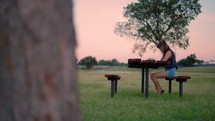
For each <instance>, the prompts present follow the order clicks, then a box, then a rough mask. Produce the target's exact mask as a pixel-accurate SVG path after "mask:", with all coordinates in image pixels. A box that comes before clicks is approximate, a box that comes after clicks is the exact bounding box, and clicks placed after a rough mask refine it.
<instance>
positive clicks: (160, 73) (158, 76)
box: [151, 71, 167, 95]
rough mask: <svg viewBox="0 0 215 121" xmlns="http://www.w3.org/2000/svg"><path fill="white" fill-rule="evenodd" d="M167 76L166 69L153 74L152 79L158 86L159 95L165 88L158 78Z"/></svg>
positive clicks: (156, 86)
mask: <svg viewBox="0 0 215 121" xmlns="http://www.w3.org/2000/svg"><path fill="white" fill-rule="evenodd" d="M165 77H167V74H166V72H165V71H163V72H157V73H152V74H151V80H152V82H153V83H154V85H155V88H156V91H157V95H161V91H162V90H163V89H162V87H161V86H160V83H159V82H158V80H157V79H159V78H165Z"/></svg>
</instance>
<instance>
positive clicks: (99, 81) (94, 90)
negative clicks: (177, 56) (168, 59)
mask: <svg viewBox="0 0 215 121" xmlns="http://www.w3.org/2000/svg"><path fill="white" fill-rule="evenodd" d="M160 70H162V69H153V70H150V73H151V72H156V71H160ZM105 74H119V75H120V76H121V77H122V78H121V79H120V80H119V83H118V92H117V94H116V95H115V96H114V98H111V97H110V82H109V81H107V79H106V78H105V77H104V75H105ZM177 75H189V76H191V77H192V78H191V79H190V80H188V81H187V82H186V83H184V85H183V87H184V89H183V92H184V93H183V94H184V95H183V97H182V98H180V97H179V87H178V83H177V82H173V85H172V94H168V81H166V80H160V83H161V85H162V87H163V88H164V89H165V93H164V94H163V95H162V96H157V95H156V93H155V88H154V86H153V84H152V82H151V81H150V83H149V97H148V98H147V99H146V98H145V97H144V95H143V94H142V93H141V91H140V84H141V81H140V80H141V71H140V70H138V69H129V68H127V67H110V68H103V69H94V70H79V71H78V78H79V89H80V98H81V103H80V105H81V111H82V117H83V121H215V67H214V66H213V67H186V68H179V69H178V73H177Z"/></svg>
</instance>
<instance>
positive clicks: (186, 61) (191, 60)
mask: <svg viewBox="0 0 215 121" xmlns="http://www.w3.org/2000/svg"><path fill="white" fill-rule="evenodd" d="M203 62H204V61H203V60H198V59H197V58H196V55H195V54H191V55H189V56H187V58H185V59H181V60H180V61H179V62H178V65H181V66H193V65H194V64H195V63H198V64H201V63H203Z"/></svg>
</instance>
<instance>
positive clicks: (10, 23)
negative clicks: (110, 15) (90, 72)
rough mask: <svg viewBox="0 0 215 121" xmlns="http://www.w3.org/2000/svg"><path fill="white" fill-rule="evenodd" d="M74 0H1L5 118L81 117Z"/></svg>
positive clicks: (52, 120) (0, 90)
mask: <svg viewBox="0 0 215 121" xmlns="http://www.w3.org/2000/svg"><path fill="white" fill-rule="evenodd" d="M72 7H73V6H72V0H0V121H80V120H81V118H80V117H81V116H80V109H79V93H78V84H77V78H76V57H75V47H76V37H75V31H74V26H73V9H72Z"/></svg>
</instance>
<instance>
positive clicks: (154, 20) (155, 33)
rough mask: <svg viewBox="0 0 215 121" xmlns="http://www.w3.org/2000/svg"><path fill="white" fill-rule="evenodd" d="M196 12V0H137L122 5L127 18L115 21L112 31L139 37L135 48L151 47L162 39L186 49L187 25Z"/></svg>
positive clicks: (187, 39) (199, 6)
mask: <svg viewBox="0 0 215 121" xmlns="http://www.w3.org/2000/svg"><path fill="white" fill-rule="evenodd" d="M199 13H201V4H200V3H199V0H138V1H137V2H132V3H130V4H128V5H127V6H126V7H124V17H125V18H126V19H127V21H125V22H117V24H116V27H115V33H116V34H118V35H120V36H126V37H131V38H133V39H135V40H142V41H137V44H136V46H134V50H136V49H137V50H140V51H142V52H144V51H145V50H146V48H147V47H148V46H151V47H152V48H154V47H155V45H156V44H157V43H158V42H159V41H161V40H166V41H167V42H169V43H170V44H171V45H173V46H174V45H176V46H178V47H180V48H184V49H186V48H187V47H188V46H189V37H188V36H187V33H188V32H189V30H188V28H187V27H188V25H189V23H190V22H191V20H194V19H195V17H197V15H198V14H199ZM140 43H141V44H142V45H141V47H140V46H138V45H140ZM151 43H152V44H151Z"/></svg>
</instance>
